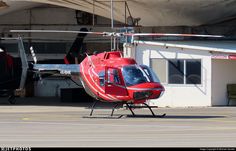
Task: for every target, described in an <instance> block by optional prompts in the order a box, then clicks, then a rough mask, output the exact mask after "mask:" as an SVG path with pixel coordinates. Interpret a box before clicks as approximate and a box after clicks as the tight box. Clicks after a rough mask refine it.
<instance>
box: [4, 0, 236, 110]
mask: <svg viewBox="0 0 236 151" xmlns="http://www.w3.org/2000/svg"><path fill="white" fill-rule="evenodd" d="M112 8H113V9H112ZM235 8H236V2H235V1H234V0H214V1H211V0H209V1H206V0H192V1H189V0H178V1H176V0H149V1H148V2H147V1H146V0H110V1H109V0H108V1H106V0H1V1H0V34H1V37H12V36H16V35H14V34H12V33H9V30H10V29H58V30H79V29H80V28H81V27H87V28H89V29H91V31H114V30H117V29H118V30H119V28H120V27H124V26H125V27H127V26H128V27H132V28H133V29H134V30H135V31H136V32H167V33H197V34H220V35H226V36H227V38H226V39H225V40H228V41H231V42H220V43H219V42H218V41H217V40H216V41H214V40H213V41H209V42H207V40H206V39H200V40H201V41H200V42H199V41H196V39H189V38H187V39H186V38H180V39H179V38H174V39H173V38H160V37H157V38H148V39H143V40H145V41H146V42H144V43H149V42H148V41H150V40H155V41H156V40H161V41H160V42H154V46H150V48H149V45H142V44H140V43H141V42H140V41H139V42H137V44H138V45H137V47H136V46H135V47H133V48H132V49H136V50H140V51H135V53H136V55H137V56H134V57H137V59H139V58H143V60H138V61H139V62H140V63H145V64H147V65H150V66H152V67H153V69H154V68H155V65H156V66H157V65H158V63H160V62H158V58H159V59H160V56H158V55H157V54H158V53H157V52H156V51H157V50H159V49H161V50H163V53H164V54H168V51H170V50H169V49H173V51H174V52H175V54H178V53H179V54H181V55H183V56H185V57H183V56H182V57H181V56H180V59H183V62H184V63H183V64H184V66H186V59H189V56H188V57H187V56H186V54H183V53H182V51H181V49H184V50H186V52H188V53H187V54H189V53H190V52H191V53H193V56H194V55H196V54H199V53H200V54H199V56H198V57H197V58H198V59H200V62H201V63H204V65H203V67H204V68H205V67H207V70H208V71H207V72H206V73H207V74H206V75H207V76H209V78H210V79H211V80H209V81H208V82H206V83H203V82H204V80H208V79H207V78H206V77H204V78H202V79H201V84H200V88H199V84H197V85H195V86H189V85H187V84H186V83H184V86H177V87H178V88H177V89H178V90H175V91H168V92H167V91H166V92H167V94H166V95H165V97H167V96H168V93H169V92H170V93H174V94H175V93H176V95H180V94H181V93H177V92H178V91H181V90H182V89H184V88H185V87H188V88H189V90H190V92H191V93H194V91H195V90H193V91H191V89H196V88H197V89H198V92H196V93H201V94H199V96H201V97H199V98H196V100H195V98H194V99H193V98H192V97H191V95H190V96H189V97H186V98H185V100H184V101H183V102H182V103H181V101H180V102H176V104H175V103H173V102H172V101H171V100H173V99H170V98H166V99H167V100H168V101H169V102H168V101H166V102H167V103H166V104H165V103H164V100H163V101H162V100H161V101H160V105H161V106H215V105H226V104H227V101H226V99H225V97H226V96H225V88H226V86H225V84H226V82H224V84H223V86H222V85H221V83H220V82H219V81H221V80H215V81H217V82H213V80H214V78H216V79H217V77H216V75H220V74H214V73H221V74H222V73H224V72H227V73H230V72H232V71H234V69H231V68H230V69H229V71H230V72H228V71H223V69H225V70H226V69H227V68H224V66H227V67H231V66H233V64H234V61H233V60H230V59H219V57H220V56H221V55H218V53H219V54H223V57H225V56H226V55H228V54H229V53H230V54H231V53H232V54H231V55H233V54H234V52H233V51H234V50H235V46H233V43H234V40H235V35H236V30H235V24H236V23H235V16H236V9H235ZM111 18H113V19H114V20H115V22H114V27H115V28H113V29H112V28H110V27H111V24H112V23H111V20H110V19H111ZM22 36H23V37H25V38H26V40H25V43H26V45H27V46H30V45H33V46H34V47H35V49H36V50H37V52H36V53H37V56H38V57H39V58H41V59H62V58H63V55H64V54H65V52H66V51H68V49H69V48H70V46H71V43H72V41H73V39H74V38H75V36H76V35H65V34H58V35H54V34H46V35H45V34H33V33H30V34H23V35H22ZM27 37H34V38H35V39H27ZM45 37H47V40H44V39H43V38H45ZM173 40H174V41H173ZM0 42H1V44H3V45H5V46H7V47H8V48H9V49H10V50H11V51H12V52H13V51H14V49H15V46H14V44H12V43H5V42H4V41H0ZM85 42H86V44H87V48H88V49H89V50H91V51H94V50H95V49H96V50H101V51H102V50H108V49H109V48H110V47H109V45H110V40H109V39H102V40H101V39H98V38H96V37H93V36H89V37H87V38H86V40H85ZM204 42H205V43H204ZM101 43H102V44H103V45H101ZM151 43H152V42H151ZM229 43H230V44H229ZM162 45H170V46H169V47H168V50H166V48H165V50H164V47H162ZM173 45H176V46H178V49H177V48H176V47H174V46H173ZM215 45H217V47H215ZM125 46H126V45H125ZM190 46H193V47H194V46H195V47H197V49H193V48H189V47H190ZM223 46H225V47H227V48H222V47H223ZM130 47H131V46H130ZM199 47H200V48H204V50H201V49H199ZM229 47H230V48H229ZM212 48H214V49H217V50H218V49H221V51H218V53H217V55H216V56H213V55H212V54H211V53H210V52H212ZM121 49H123V48H122V47H121ZM124 49H126V47H124ZM148 50H153V51H151V53H150V54H153V55H150V56H148V55H147V54H148V53H147V52H148ZM197 50H199V52H198V51H197ZM213 52H214V51H213ZM169 53H173V52H172V51H170V52H169ZM145 55H146V56H145ZM144 56H145V57H148V58H144ZM221 57H222V56H221ZM167 58H168V57H167ZM29 59H30V57H29ZM168 59H174V58H173V57H170V58H168ZM175 59H178V58H175ZM184 59H185V60H184ZM148 60H149V61H148ZM207 61H208V63H209V64H207ZM229 62H230V63H229ZM205 63H206V64H205ZM166 64H167V63H166ZM205 65H206V66H205ZM218 66H223V67H218ZM154 70H159V69H154ZM163 70H164V69H163ZM203 70H204V69H202V68H201V76H205V72H203ZM164 71H165V70H164ZM161 73H162V72H161ZM159 74H160V73H159ZM213 74H214V75H215V76H214V78H213ZM211 75H212V76H211ZM230 75H234V73H232V74H230ZM221 77H222V76H221ZM212 78H213V79H212ZM184 80H185V81H184V82H186V79H184ZM209 82H210V83H209ZM229 82H230V83H234V82H236V81H235V80H234V79H231V80H230V81H229ZM55 83H57V82H55ZM205 84H207V85H205ZM215 85H217V86H218V85H221V86H218V87H215ZM166 86H167V90H168V89H170V90H171V89H172V88H173V89H174V87H175V86H176V85H169V84H167V85H166ZM37 87H38V86H36V88H37ZM51 87H52V88H55V87H56V88H57V89H58V85H56V86H54V85H51ZM208 87H209V89H208ZM220 87H222V89H215V88H220ZM202 88H204V90H202ZM38 89H41V88H38ZM206 89H207V90H206ZM206 91H207V95H205V96H204V95H202V94H204V93H206ZM213 91H214V92H213ZM52 92H54V93H53V95H58V92H57V90H56V89H55V90H54V91H52ZM182 92H184V91H182ZM218 92H219V93H218ZM46 93H47V92H43V91H37V94H38V95H39V96H41V95H45V94H46ZM191 93H189V94H191ZM213 93H214V94H216V95H213ZM218 94H221V95H220V96H219V97H217V98H218V99H220V100H217V99H216V98H215V97H216V96H217V95H218ZM47 95H49V94H47ZM51 95H52V94H51ZM165 97H163V98H162V99H164V98H165ZM169 97H173V95H169ZM188 100H191V101H193V102H191V101H188ZM199 100H200V101H199ZM201 101H202V102H201ZM158 105H159V104H158Z"/></svg>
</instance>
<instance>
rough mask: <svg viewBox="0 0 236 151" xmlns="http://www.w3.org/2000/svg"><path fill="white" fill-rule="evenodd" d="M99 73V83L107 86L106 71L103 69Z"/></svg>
mask: <svg viewBox="0 0 236 151" xmlns="http://www.w3.org/2000/svg"><path fill="white" fill-rule="evenodd" d="M98 75H99V84H100V86H102V87H103V86H105V71H101V72H99V73H98Z"/></svg>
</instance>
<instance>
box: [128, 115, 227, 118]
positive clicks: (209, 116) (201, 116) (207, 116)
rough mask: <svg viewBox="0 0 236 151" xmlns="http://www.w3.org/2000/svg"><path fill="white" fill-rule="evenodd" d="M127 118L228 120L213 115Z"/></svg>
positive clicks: (137, 116)
mask: <svg viewBox="0 0 236 151" xmlns="http://www.w3.org/2000/svg"><path fill="white" fill-rule="evenodd" d="M126 117H127V118H161V119H212V118H226V116H216V115H215V116H213V115H212V116H211V115H206V116H205V115H165V116H162V115H156V116H153V115H135V116H133V115H126Z"/></svg>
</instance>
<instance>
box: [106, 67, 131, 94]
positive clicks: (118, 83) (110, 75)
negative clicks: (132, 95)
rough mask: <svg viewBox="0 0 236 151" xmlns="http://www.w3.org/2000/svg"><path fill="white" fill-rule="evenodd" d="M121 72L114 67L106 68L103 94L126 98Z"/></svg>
mask: <svg viewBox="0 0 236 151" xmlns="http://www.w3.org/2000/svg"><path fill="white" fill-rule="evenodd" d="M121 77H122V74H121V70H120V69H118V68H114V67H106V71H105V93H106V94H110V95H117V96H127V95H128V92H127V89H126V87H125V84H124V81H123V78H121Z"/></svg>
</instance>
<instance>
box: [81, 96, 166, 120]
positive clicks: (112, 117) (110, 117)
mask: <svg viewBox="0 0 236 151" xmlns="http://www.w3.org/2000/svg"><path fill="white" fill-rule="evenodd" d="M98 102H99V101H98V100H97V101H95V102H94V103H93V105H92V107H91V112H90V115H89V116H85V117H84V118H107V119H120V118H122V117H124V115H119V116H114V111H115V109H116V108H117V107H118V105H123V104H126V107H127V108H128V109H129V110H130V112H131V113H132V115H131V116H130V115H127V117H147V116H144V115H136V114H135V113H134V111H133V110H132V109H134V108H148V109H149V110H150V112H151V114H152V115H151V116H150V117H153V118H163V117H165V116H166V114H162V115H156V114H155V113H154V112H153V110H152V107H151V106H149V105H148V104H146V103H143V105H144V106H139V107H137V106H131V105H132V104H128V103H123V102H122V103H121V102H118V103H115V106H113V108H112V112H111V114H110V116H107V117H94V116H93V112H94V109H95V106H96V105H97V103H98Z"/></svg>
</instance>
